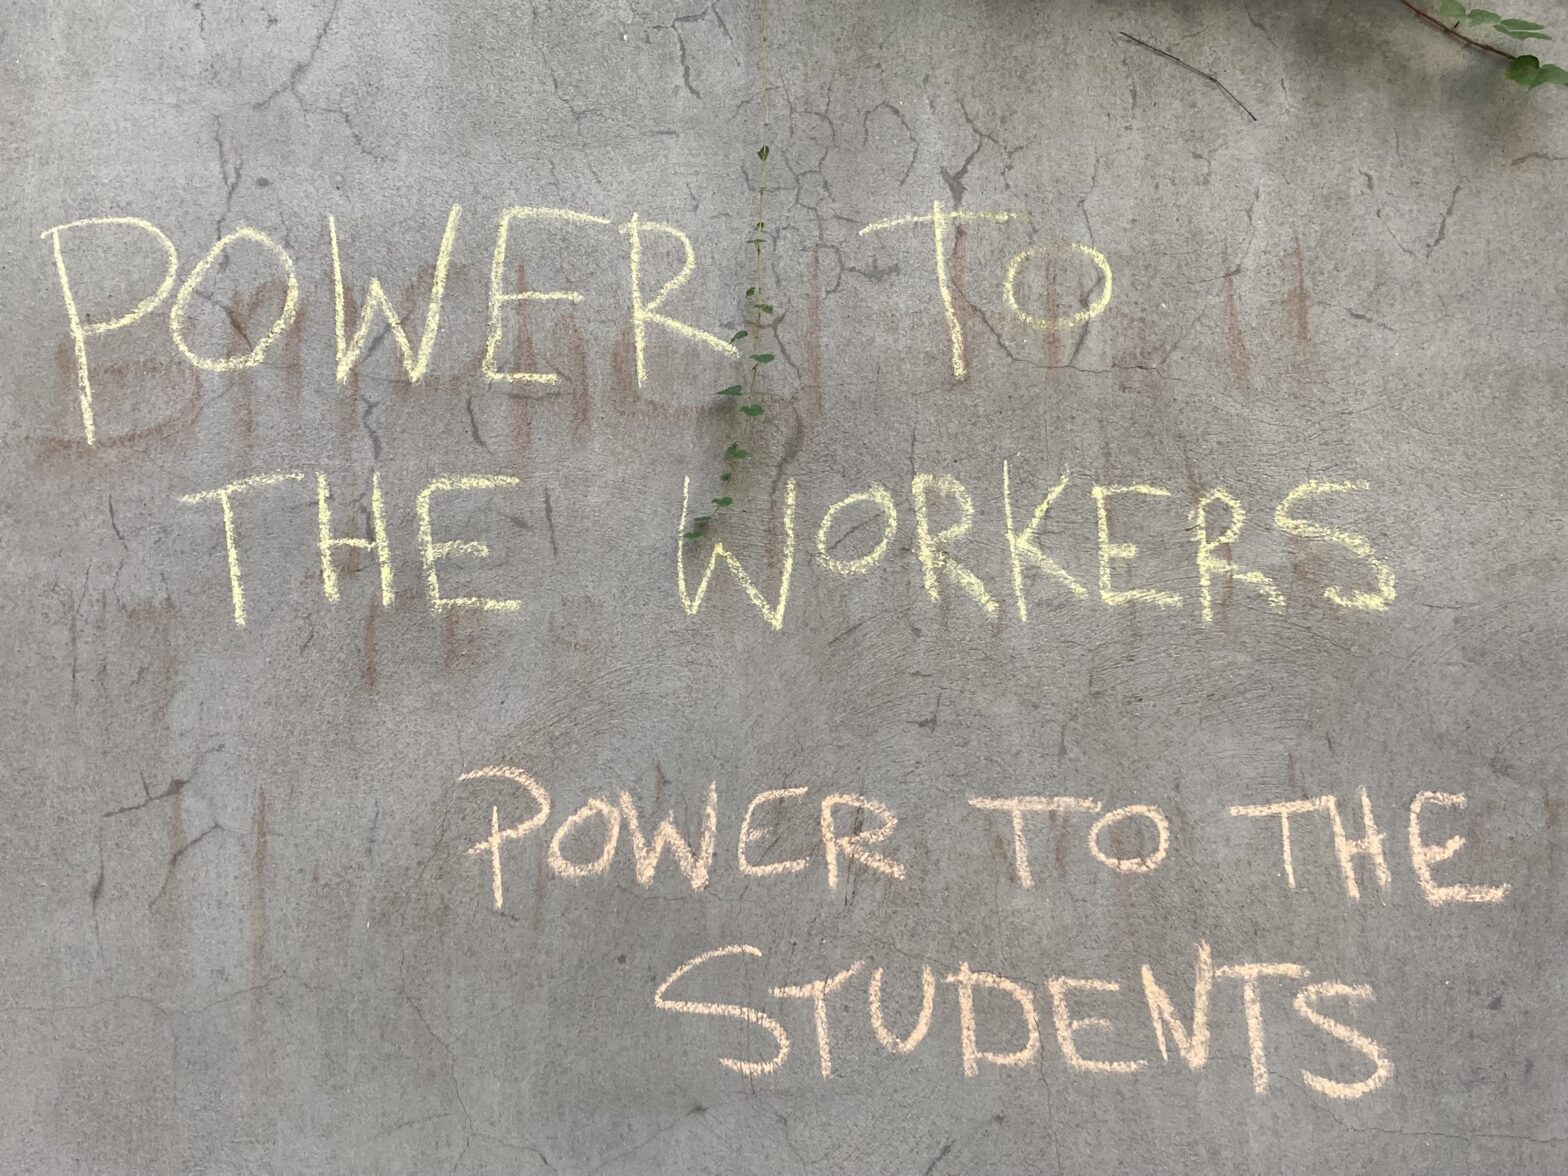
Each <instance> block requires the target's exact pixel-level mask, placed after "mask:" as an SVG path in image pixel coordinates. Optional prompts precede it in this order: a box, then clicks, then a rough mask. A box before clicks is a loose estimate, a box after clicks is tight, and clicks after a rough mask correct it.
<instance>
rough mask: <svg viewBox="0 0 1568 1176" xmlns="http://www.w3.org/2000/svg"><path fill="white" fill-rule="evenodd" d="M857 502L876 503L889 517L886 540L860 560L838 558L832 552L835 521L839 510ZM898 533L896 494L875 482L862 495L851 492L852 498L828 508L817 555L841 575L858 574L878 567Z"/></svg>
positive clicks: (824, 516) (885, 533)
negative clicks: (830, 551)
mask: <svg viewBox="0 0 1568 1176" xmlns="http://www.w3.org/2000/svg"><path fill="white" fill-rule="evenodd" d="M857 502H874V503H876V504H877V508H878V509H879V510H881V512H882V513H883V515H884V516H886V518H887V522H886V523H885V524H884V526H883V528H882V541H881V542H880V543H878V544H877V545H876V547H875V548H873V549H872V551H871V553H870V554H868V555H863V556H861V557H860V558H859V559H835V558H833V556H831V555H829V554H828V532H829V531H830V530H832V528H833V520H834V519H835V518H837V517H838V512H839V511H841V510H843V509H844V508H845V507H846V506H853V505H854V504H855V503H857ZM897 533H898V507H897V506H895V505H894V503H893V496H892V495H891V494H889V493H888V492H887V487H886V486H883V485H882V484H881V483H880V482H873V483H872V484H871V488H870V489H869V490H862V491H861V492H860V493H858V494H851V495H850V496H849V497H848V498H843V499H840V500H839V501H838V502H835V503H834V504H833V505H832V506H830V507H828V509H827V513H826V514H824V515H823V516H822V525H821V526H820V527H818V528H817V554H818V555H819V556H821V557H822V562H823V563H824V564H826V565H827V566H828V567H829V568H831V569H832V570H833V571H835V572H837V573H838V574H839V575H841V576H858V575H860V574H861V573H862V572H869V571H870V570H871V569H872V568H873V567H875V566H876V562H877V560H879V559H881V558H882V557H883V556H884V555H886V554H887V545H888V544H889V543H891V542H892V541H893V536H894V535H895V534H897Z"/></svg>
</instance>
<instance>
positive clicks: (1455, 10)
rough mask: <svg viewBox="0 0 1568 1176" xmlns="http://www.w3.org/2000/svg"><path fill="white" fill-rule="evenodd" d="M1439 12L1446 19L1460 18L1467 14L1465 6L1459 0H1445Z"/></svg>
mask: <svg viewBox="0 0 1568 1176" xmlns="http://www.w3.org/2000/svg"><path fill="white" fill-rule="evenodd" d="M1437 12H1438V15H1439V16H1441V17H1442V18H1443V19H1444V20H1459V19H1461V18H1463V16H1464V14H1465V6H1464V5H1463V4H1461V3H1459V0H1443V3H1442V4H1441V5H1439V7H1438V10H1437Z"/></svg>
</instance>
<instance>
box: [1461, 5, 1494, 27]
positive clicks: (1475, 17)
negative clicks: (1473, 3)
mask: <svg viewBox="0 0 1568 1176" xmlns="http://www.w3.org/2000/svg"><path fill="white" fill-rule="evenodd" d="M1502 19H1503V18H1502V17H1500V16H1498V15H1497V13H1495V12H1489V11H1487V10H1486V9H1485V8H1472V9H1471V10H1470V11H1469V13H1468V14H1466V16H1465V24H1467V25H1484V24H1496V23H1497V22H1498V21H1500V20H1502Z"/></svg>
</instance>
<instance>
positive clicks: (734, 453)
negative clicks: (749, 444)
mask: <svg viewBox="0 0 1568 1176" xmlns="http://www.w3.org/2000/svg"><path fill="white" fill-rule="evenodd" d="M745 459H746V451H745V450H744V449H742V448H741V447H740V446H739V445H737V444H736V443H735V442H733V441H731V442H730V447H729V448H728V449H726V450H725V451H724V460H725V461H744V460H745Z"/></svg>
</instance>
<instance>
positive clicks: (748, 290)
mask: <svg viewBox="0 0 1568 1176" xmlns="http://www.w3.org/2000/svg"><path fill="white" fill-rule="evenodd" d="M756 292H757V287H755V286H747V287H746V297H747V298H750V297H751V296H752V295H753V294H755V293H756Z"/></svg>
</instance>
